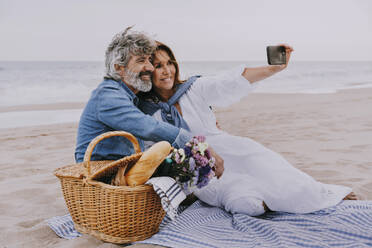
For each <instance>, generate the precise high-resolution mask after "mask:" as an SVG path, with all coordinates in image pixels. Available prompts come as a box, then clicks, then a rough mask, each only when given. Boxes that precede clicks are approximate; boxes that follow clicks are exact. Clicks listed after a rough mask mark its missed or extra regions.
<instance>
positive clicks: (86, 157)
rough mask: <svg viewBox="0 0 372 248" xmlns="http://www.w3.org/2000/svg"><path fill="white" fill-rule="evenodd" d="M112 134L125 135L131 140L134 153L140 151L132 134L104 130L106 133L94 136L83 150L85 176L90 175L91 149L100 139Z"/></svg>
mask: <svg viewBox="0 0 372 248" xmlns="http://www.w3.org/2000/svg"><path fill="white" fill-rule="evenodd" d="M113 136H122V137H125V138H127V139H128V140H129V141H130V142H132V144H133V147H134V151H135V152H136V153H140V152H141V148H140V146H139V144H138V140H137V139H136V137H134V136H133V135H132V134H130V133H128V132H124V131H112V132H106V133H103V134H101V135H99V136H97V137H95V138H94V139H93V140H92V141H91V142H90V143H89V146H88V148H87V150H86V152H85V155H84V165H85V166H86V168H87V172H88V174H87V176H90V174H91V173H90V158H91V156H92V153H93V150H94V148H95V147H96V145H97V144H98V143H99V142H100V141H101V140H104V139H107V138H110V137H113Z"/></svg>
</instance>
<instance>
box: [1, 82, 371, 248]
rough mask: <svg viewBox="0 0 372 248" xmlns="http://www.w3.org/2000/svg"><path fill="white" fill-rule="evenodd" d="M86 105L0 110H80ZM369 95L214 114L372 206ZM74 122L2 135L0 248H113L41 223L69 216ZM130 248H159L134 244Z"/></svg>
mask: <svg viewBox="0 0 372 248" xmlns="http://www.w3.org/2000/svg"><path fill="white" fill-rule="evenodd" d="M84 104H85V103H81V102H77V103H65V104H63V103H61V104H44V105H43V104H38V105H24V106H18V107H1V108H0V112H1V113H2V112H9V111H13V112H14V111H35V110H50V111H53V110H61V109H77V110H78V109H81V108H82V107H83V106H84ZM371 106H372V88H365V89H351V90H341V91H339V92H337V93H331V94H267V93H256V94H250V95H248V96H247V97H245V98H244V99H243V100H242V101H240V102H239V103H237V104H234V105H232V106H230V107H228V108H223V109H222V108H220V109H215V112H216V116H217V119H218V122H219V125H220V126H221V128H222V129H223V130H225V131H227V132H229V133H231V134H233V135H239V136H244V137H249V138H251V139H253V140H255V141H257V142H259V143H262V144H263V145H265V146H266V147H268V148H270V149H272V150H274V151H276V152H279V153H280V154H282V155H283V156H284V157H285V158H286V159H287V160H289V161H290V162H291V163H292V164H293V166H295V167H297V168H299V169H301V170H302V171H304V172H306V173H308V174H309V175H311V176H313V177H314V178H315V179H317V180H318V181H321V182H324V183H332V184H341V185H346V186H350V187H352V188H353V191H354V192H355V193H356V194H357V195H358V196H359V198H360V199H362V200H372V177H371V175H372V152H371V151H372V108H371ZM76 131H77V123H63V124H53V125H41V126H27V127H17V128H3V129H0V148H1V149H0V153H1V157H2V160H1V162H0V168H1V174H0V195H1V196H0V197H1V199H2V201H1V202H0V215H1V222H0V247H1V248H3V247H31V248H32V247H35V248H36V247H117V246H116V245H113V244H108V243H104V242H101V241H99V240H97V239H95V238H93V237H90V236H88V235H83V236H82V237H80V238H76V239H73V240H65V239H61V238H59V237H58V236H57V235H56V234H55V233H54V232H53V231H52V230H51V229H50V228H49V227H48V226H47V224H46V222H45V221H46V220H47V219H49V218H51V217H54V216H60V215H65V214H67V213H68V211H67V208H66V206H65V203H64V199H63V196H62V192H61V188H60V184H59V180H58V179H57V178H56V177H55V176H54V175H53V171H54V170H55V169H56V168H59V167H62V166H65V165H68V164H72V163H74V156H73V155H74V149H75V139H76ZM133 247H159V246H149V245H134V246H133Z"/></svg>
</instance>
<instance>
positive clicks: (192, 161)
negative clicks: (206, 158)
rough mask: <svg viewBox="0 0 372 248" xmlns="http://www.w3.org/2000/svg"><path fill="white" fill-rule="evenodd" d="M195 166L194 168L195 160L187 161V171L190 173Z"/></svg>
mask: <svg viewBox="0 0 372 248" xmlns="http://www.w3.org/2000/svg"><path fill="white" fill-rule="evenodd" d="M195 166H196V164H195V160H194V159H193V158H190V159H189V170H190V171H194V169H195Z"/></svg>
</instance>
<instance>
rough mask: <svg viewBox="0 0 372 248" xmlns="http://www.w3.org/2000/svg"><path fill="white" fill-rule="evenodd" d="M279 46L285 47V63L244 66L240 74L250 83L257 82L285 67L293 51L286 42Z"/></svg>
mask: <svg viewBox="0 0 372 248" xmlns="http://www.w3.org/2000/svg"><path fill="white" fill-rule="evenodd" d="M280 46H284V47H285V51H286V58H287V61H286V64H284V65H268V66H262V67H255V68H245V69H244V71H243V73H242V76H243V77H245V78H246V79H247V80H248V81H249V82H250V83H254V82H258V81H260V80H263V79H265V78H268V77H270V76H272V75H274V74H275V73H277V72H280V71H282V70H284V69H285V68H287V66H288V63H289V59H290V57H291V53H292V52H293V48H292V47H290V46H288V45H286V44H280Z"/></svg>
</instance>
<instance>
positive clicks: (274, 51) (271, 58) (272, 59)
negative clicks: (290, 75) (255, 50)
mask: <svg viewBox="0 0 372 248" xmlns="http://www.w3.org/2000/svg"><path fill="white" fill-rule="evenodd" d="M266 53H267V62H268V63H269V65H284V64H286V63H287V58H286V50H285V47H284V46H267V47H266Z"/></svg>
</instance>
